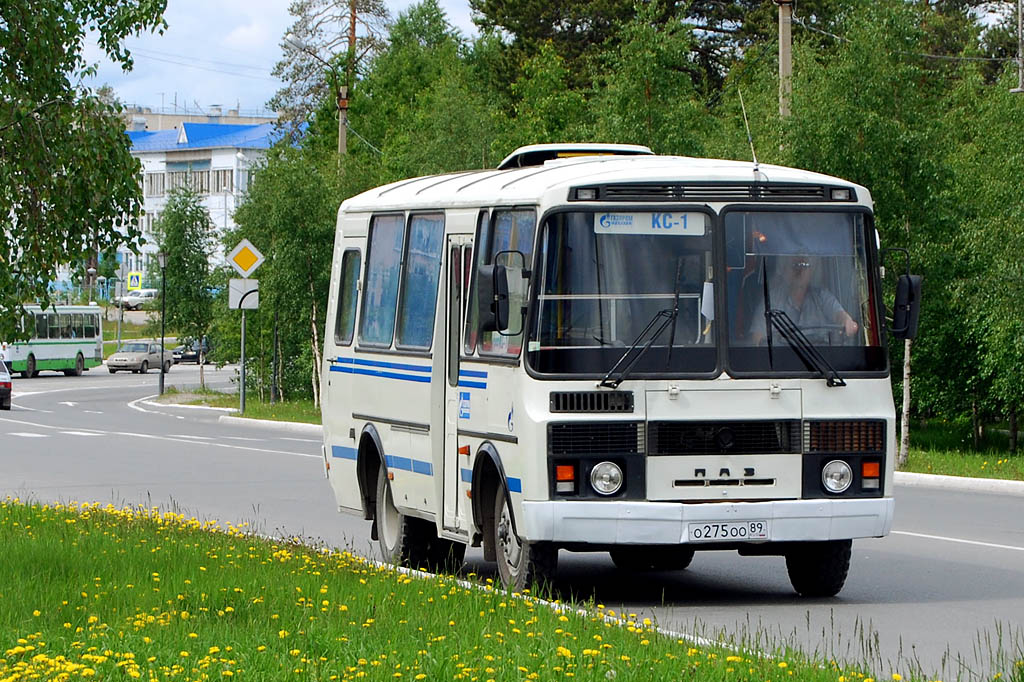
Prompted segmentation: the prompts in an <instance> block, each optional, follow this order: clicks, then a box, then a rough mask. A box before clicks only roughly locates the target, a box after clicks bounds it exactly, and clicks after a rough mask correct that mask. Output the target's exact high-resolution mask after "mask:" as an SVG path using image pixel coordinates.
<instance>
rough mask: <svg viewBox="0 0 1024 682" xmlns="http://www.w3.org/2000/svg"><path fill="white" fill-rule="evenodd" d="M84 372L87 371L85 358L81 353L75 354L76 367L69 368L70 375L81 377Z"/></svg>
mask: <svg viewBox="0 0 1024 682" xmlns="http://www.w3.org/2000/svg"><path fill="white" fill-rule="evenodd" d="M83 372H85V358H84V357H82V354H81V353H79V354H78V355H76V356H75V368H74V369H72V370H68V374H69V375H70V376H75V377H80V376H82V373H83Z"/></svg>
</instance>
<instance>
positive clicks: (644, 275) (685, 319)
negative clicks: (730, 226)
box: [527, 212, 717, 376]
mask: <svg viewBox="0 0 1024 682" xmlns="http://www.w3.org/2000/svg"><path fill="white" fill-rule="evenodd" d="M712 237H713V235H712V229H711V220H710V219H709V216H708V215H707V214H705V213H700V212H677V213H655V212H608V213H592V212H571V213H556V214H553V215H551V216H550V217H549V218H548V219H547V220H546V222H545V224H544V227H543V232H542V234H541V239H540V254H539V260H538V264H539V273H538V274H539V280H538V282H537V286H536V291H537V298H536V301H535V302H534V305H535V307H536V308H535V314H534V317H533V320H534V324H533V328H532V329H531V333H530V339H529V343H528V345H527V355H528V359H529V362H530V365H531V366H532V367H533V369H534V370H536V371H538V372H541V373H546V374H600V375H604V374H605V373H606V372H608V371H609V369H611V368H612V367H613V366H614V365H615V363H616V362H617V361H618V360H619V359H620V358H621V357H622V355H623V353H624V352H625V351H626V350H627V349H628V348H629V347H630V346H632V345H634V344H635V343H637V342H638V340H639V344H638V346H639V347H641V348H642V347H643V346H644V345H645V344H646V342H647V339H649V338H650V335H648V336H647V337H646V338H642V339H641V338H640V335H641V333H642V332H643V331H644V329H645V328H646V327H648V325H649V324H650V323H651V321H652V320H654V319H655V318H656V317H657V316H658V313H659V312H660V311H670V312H671V311H674V310H675V309H676V303H677V301H678V314H676V317H675V324H674V327H675V328H674V330H673V329H671V328H668V329H665V330H664V331H663V333H662V334H660V335H658V336H657V337H656V338H654V340H653V342H652V343H651V346H650V348H649V349H648V350H647V352H644V353H642V355H641V357H640V359H639V361H638V362H637V364H636V366H635V367H634V368H633V370H632V372H631V376H644V375H648V376H650V375H659V374H662V375H663V374H666V373H669V374H675V375H678V374H691V375H693V374H706V373H709V372H713V371H714V370H715V367H716V365H717V360H716V350H715V345H714V335H713V334H712V333H711V325H710V320H711V319H713V318H714V294H713V289H714V287H713V284H712V281H713V280H712V277H713V274H714V269H713V267H712V243H713V238H712ZM670 344H671V347H672V352H671V353H670V352H669V347H670Z"/></svg>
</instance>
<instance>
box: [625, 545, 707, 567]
mask: <svg viewBox="0 0 1024 682" xmlns="http://www.w3.org/2000/svg"><path fill="white" fill-rule="evenodd" d="M608 554H610V555H611V557H612V563H614V564H615V567H616V568H619V569H622V570H623V571H682V570H683V569H685V568H686V567H687V566H689V565H690V562H691V561H693V550H692V549H690V548H689V547H685V546H675V545H666V546H657V545H656V546H653V547H636V546H633V547H629V546H626V547H619V548H617V549H613V550H611V551H609V552H608Z"/></svg>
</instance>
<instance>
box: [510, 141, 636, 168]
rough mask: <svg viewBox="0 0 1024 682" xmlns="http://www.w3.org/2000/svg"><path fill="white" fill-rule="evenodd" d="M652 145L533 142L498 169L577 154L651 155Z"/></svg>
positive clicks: (538, 163)
mask: <svg viewBox="0 0 1024 682" xmlns="http://www.w3.org/2000/svg"><path fill="white" fill-rule="evenodd" d="M653 154H654V152H652V151H651V149H650V147H645V146H643V145H639V144H608V143H600V142H598V143H595V142H579V143H572V142H571V143H565V142H562V143H558V144H531V145H527V146H525V147H520V148H519V149H517V150H515V151H514V152H512V153H511V154H509V155H508V156H506V157H505V159H504V160H503V161H502V162H501V163H500V164H498V170H505V169H508V168H523V167H526V166H540V165H541V164H543V163H544V162H545V161H551V160H552V159H565V158H570V157H575V156H650V155H653Z"/></svg>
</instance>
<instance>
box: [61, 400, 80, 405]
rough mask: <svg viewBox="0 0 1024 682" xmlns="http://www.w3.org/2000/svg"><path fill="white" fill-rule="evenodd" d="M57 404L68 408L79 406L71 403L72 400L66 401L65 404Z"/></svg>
mask: <svg viewBox="0 0 1024 682" xmlns="http://www.w3.org/2000/svg"><path fill="white" fill-rule="evenodd" d="M57 404H58V405H67V406H68V407H75V406H76V405H78V403H73V402H71V401H70V400H68V401H65V402H63V403H57Z"/></svg>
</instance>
